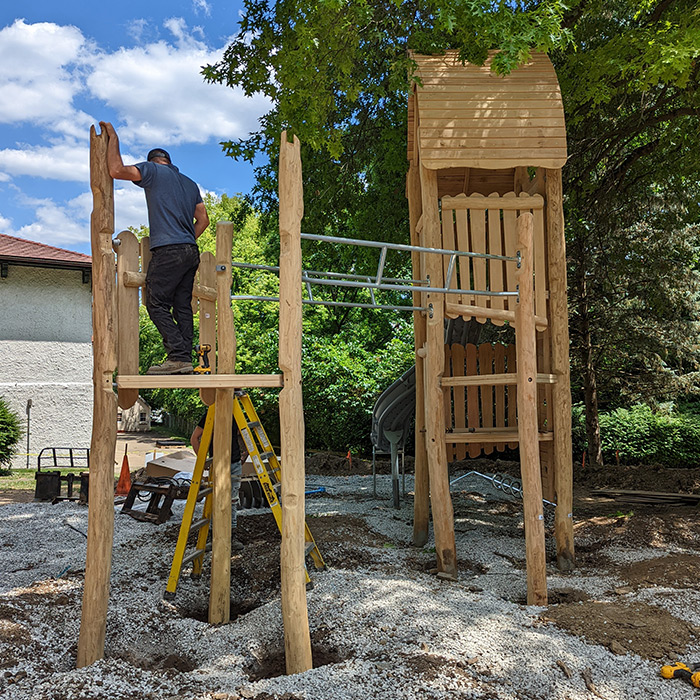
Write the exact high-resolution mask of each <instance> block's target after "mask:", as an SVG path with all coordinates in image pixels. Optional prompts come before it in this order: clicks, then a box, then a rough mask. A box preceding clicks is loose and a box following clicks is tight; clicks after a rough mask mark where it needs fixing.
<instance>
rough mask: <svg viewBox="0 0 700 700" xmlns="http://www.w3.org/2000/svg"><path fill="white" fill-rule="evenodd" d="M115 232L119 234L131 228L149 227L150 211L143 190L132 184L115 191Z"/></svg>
mask: <svg viewBox="0 0 700 700" xmlns="http://www.w3.org/2000/svg"><path fill="white" fill-rule="evenodd" d="M114 212H115V218H114V231H115V233H119V232H120V231H125V230H126V229H128V228H129V227H130V226H135V227H136V228H138V227H139V226H142V225H143V226H147V225H148V211H147V210H146V198H145V196H144V194H143V190H142V189H141V188H140V187H137V186H136V185H133V184H131V183H126V184H124V186H123V187H120V186H119V185H117V186H116V187H115V189H114Z"/></svg>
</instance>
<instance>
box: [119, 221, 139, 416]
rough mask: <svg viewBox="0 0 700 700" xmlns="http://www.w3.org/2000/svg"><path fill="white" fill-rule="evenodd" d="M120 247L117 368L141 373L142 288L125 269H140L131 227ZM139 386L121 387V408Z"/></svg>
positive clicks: (131, 401) (133, 399) (121, 237)
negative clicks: (131, 283)
mask: <svg viewBox="0 0 700 700" xmlns="http://www.w3.org/2000/svg"><path fill="white" fill-rule="evenodd" d="M117 240H119V247H118V248H117V289H116V294H117V310H118V313H117V327H118V332H117V368H118V370H119V374H138V373H139V288H138V287H127V286H126V285H125V284H124V273H125V272H138V271H139V242H138V239H137V238H136V236H135V235H134V234H133V233H132V232H131V231H122V232H121V233H120V234H119V235H118V236H117ZM138 398H139V390H138V389H119V391H118V394H117V401H118V403H119V407H120V408H124V409H125V408H130V407H131V406H133V405H134V404H135V403H136V401H137V399H138Z"/></svg>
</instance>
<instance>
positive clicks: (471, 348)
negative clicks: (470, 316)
mask: <svg viewBox="0 0 700 700" xmlns="http://www.w3.org/2000/svg"><path fill="white" fill-rule="evenodd" d="M476 352H477V351H476V345H472V344H471V343H469V344H468V345H467V346H466V348H465V353H466V368H467V372H466V376H467V377H476V376H477V374H478V367H477V355H476ZM480 427H481V421H480V419H479V389H478V385H471V386H467V429H468V430H478V429H479V428H480ZM480 454H481V447H480V446H479V445H470V447H469V456H470V457H478V456H479V455H480Z"/></svg>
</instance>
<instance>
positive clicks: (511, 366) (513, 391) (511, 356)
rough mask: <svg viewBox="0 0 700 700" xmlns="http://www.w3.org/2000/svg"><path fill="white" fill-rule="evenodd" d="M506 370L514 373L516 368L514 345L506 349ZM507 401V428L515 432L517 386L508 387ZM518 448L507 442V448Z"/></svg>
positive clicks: (516, 424)
mask: <svg viewBox="0 0 700 700" xmlns="http://www.w3.org/2000/svg"><path fill="white" fill-rule="evenodd" d="M506 369H507V370H508V372H516V371H517V369H518V367H517V363H516V361H515V345H509V346H508V347H507V348H506ZM506 396H507V401H508V427H509V428H512V429H514V430H515V431H516V432H517V429H518V422H517V414H518V408H517V406H518V388H517V386H509V387H508V390H507V394H506ZM517 446H518V444H517V443H513V442H509V443H508V447H510V448H511V449H515V448H516V447H517Z"/></svg>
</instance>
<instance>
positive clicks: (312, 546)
mask: <svg viewBox="0 0 700 700" xmlns="http://www.w3.org/2000/svg"><path fill="white" fill-rule="evenodd" d="M314 549H316V543H315V542H307V543H306V547H304V556H307V555H308V554H309V553H310V552H312V551H313V550H314Z"/></svg>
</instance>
